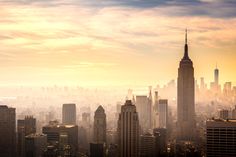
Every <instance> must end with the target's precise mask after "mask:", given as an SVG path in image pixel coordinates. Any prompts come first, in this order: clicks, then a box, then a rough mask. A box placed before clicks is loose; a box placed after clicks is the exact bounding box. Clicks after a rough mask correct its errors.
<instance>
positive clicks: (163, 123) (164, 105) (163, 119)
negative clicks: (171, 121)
mask: <svg viewBox="0 0 236 157" xmlns="http://www.w3.org/2000/svg"><path fill="white" fill-rule="evenodd" d="M158 115H159V116H158V118H159V128H167V125H168V100H167V99H160V100H159V103H158Z"/></svg>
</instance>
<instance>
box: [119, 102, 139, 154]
mask: <svg viewBox="0 0 236 157" xmlns="http://www.w3.org/2000/svg"><path fill="white" fill-rule="evenodd" d="M117 132H118V147H119V157H137V156H138V144H139V118H138V113H137V112H136V106H135V105H133V104H132V101H131V100H126V102H125V104H124V105H123V106H122V107H121V113H120V115H119V120H118V130H117Z"/></svg>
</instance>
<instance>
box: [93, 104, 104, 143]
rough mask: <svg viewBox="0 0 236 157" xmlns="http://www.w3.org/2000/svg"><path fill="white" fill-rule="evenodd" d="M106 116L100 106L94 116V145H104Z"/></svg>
mask: <svg viewBox="0 0 236 157" xmlns="http://www.w3.org/2000/svg"><path fill="white" fill-rule="evenodd" d="M106 125H107V124H106V114H105V110H104V109H103V107H102V106H99V107H98V108H97V110H96V111H95V114H94V123H93V130H94V131H93V141H94V143H102V144H105V143H106V128H107V127H106Z"/></svg>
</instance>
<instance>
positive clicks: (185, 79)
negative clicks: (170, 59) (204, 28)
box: [177, 31, 196, 141]
mask: <svg viewBox="0 0 236 157" xmlns="http://www.w3.org/2000/svg"><path fill="white" fill-rule="evenodd" d="M194 80H195V79H194V68H193V62H192V61H191V59H190V58H189V56H188V43H187V31H186V37H185V47H184V57H183V58H182V60H181V61H180V64H179V69H178V84H177V86H178V87H177V131H178V138H177V140H184V141H193V140H194V139H195V130H196V129H195V128H196V122H195V104H194V103H195V95H194V93H195V92H194Z"/></svg>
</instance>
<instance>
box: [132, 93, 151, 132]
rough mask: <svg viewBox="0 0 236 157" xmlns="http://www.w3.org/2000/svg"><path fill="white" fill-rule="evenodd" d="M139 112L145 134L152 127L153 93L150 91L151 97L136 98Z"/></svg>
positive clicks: (140, 96) (141, 96)
mask: <svg viewBox="0 0 236 157" xmlns="http://www.w3.org/2000/svg"><path fill="white" fill-rule="evenodd" d="M135 105H136V106H137V112H138V114H139V119H140V126H141V129H142V131H143V132H146V131H148V130H149V129H151V127H152V114H151V112H152V93H151V90H150V91H149V96H148V97H147V96H146V95H139V96H136V104H135Z"/></svg>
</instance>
